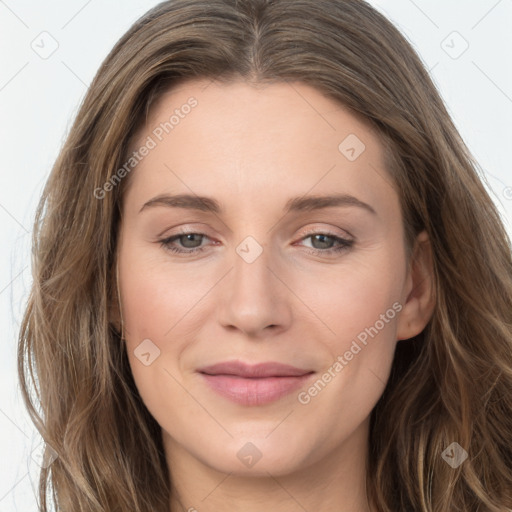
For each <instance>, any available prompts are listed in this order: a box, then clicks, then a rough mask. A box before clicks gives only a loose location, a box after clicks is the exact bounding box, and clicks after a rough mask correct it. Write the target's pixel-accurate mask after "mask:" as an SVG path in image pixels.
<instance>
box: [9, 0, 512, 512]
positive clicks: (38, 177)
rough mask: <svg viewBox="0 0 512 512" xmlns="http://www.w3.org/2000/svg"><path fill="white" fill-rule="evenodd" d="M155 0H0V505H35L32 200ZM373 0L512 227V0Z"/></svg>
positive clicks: (14, 508)
mask: <svg viewBox="0 0 512 512" xmlns="http://www.w3.org/2000/svg"><path fill="white" fill-rule="evenodd" d="M156 3H157V2H152V1H143V0H124V1H122V2H121V1H119V0H107V1H103V2H100V1H99V0H89V1H87V0H68V1H66V2H64V1H63V0H60V1H57V0H49V1H45V2H37V1H36V0H5V1H2V0H0V48H1V54H0V112H1V117H0V140H1V146H0V149H1V153H0V155H1V159H0V169H1V171H0V237H1V244H0V258H1V266H0V329H1V330H0V332H1V333H2V339H1V341H2V345H1V346H2V352H1V354H2V357H0V379H1V382H0V383H1V387H0V390H1V391H0V461H1V463H0V512H13V511H20V512H21V511H23V512H30V511H36V510H37V507H36V501H35V498H34V492H33V488H35V481H36V480H35V479H36V474H37V463H36V461H34V460H33V459H32V457H31V452H32V450H34V449H36V453H37V448H36V447H37V446H38V444H39V442H40V440H39V439H38V436H37V435H36V433H35V430H34V429H33V427H32V426H31V424H30V421H29V420H28V416H27V414H26V412H25V411H24V408H23V406H22V404H21V400H20V393H19V390H18V383H17V374H16V345H17V332H18V328H19V323H20V318H21V314H22V310H23V304H24V301H25V299H26V297H27V292H28V289H29V285H30V280H31V278H30V236H31V235H30V231H31V225H32V219H33V216H34V210H35V205H36V202H37V200H38V197H39V195H40V193H41V190H42V186H43V184H44V182H45V180H46V178H47V176H48V173H49V171H50V168H51V165H52V163H53V161H54V159H55V158H56V156H57V153H58V150H59V148H60V145H61V144H62V142H63V140H64V137H65V134H66V133H67V130H68V128H69V126H70V123H71V120H72V118H73V116H74V114H75V113H76V109H77V106H78V105H79V103H80V101H81V99H82V98H83V96H84V94H85V92H86V90H87V86H88V84H89V83H90V82H91V80H92V78H93V76H94V74H95V73H96V70H97V69H98V67H99V65H100V63H101V62H102V60H103V59H104V58H105V57H106V55H107V53H108V52H109V51H110V49H111V48H112V46H113V45H114V43H115V42H116V41H117V40H118V38H119V37H120V36H121V35H122V34H123V33H124V32H125V31H126V30H127V29H128V27H129V26H130V25H131V24H132V23H133V22H134V21H135V20H136V19H137V18H138V17H140V16H141V15H142V14H143V13H144V12H145V11H147V10H148V9H149V8H151V7H152V6H154V5H156ZM371 3H372V4H374V5H375V6H377V7H378V8H379V9H380V10H381V11H382V12H384V13H385V14H386V15H387V16H388V17H389V18H390V19H391V20H392V21H393V22H394V23H395V24H397V25H398V26H399V28H400V29H401V30H402V31H403V32H404V33H405V35H406V36H407V37H408V38H409V40H410V41H411V42H412V43H413V45H414V47H415V48H416V49H417V51H418V52H419V53H420V55H421V57H422V59H423V61H424V62H425V65H426V66H427V68H428V69H429V70H431V73H432V76H433V78H434V81H435V82H436V84H437V85H438V87H439V89H440V91H441V93H442V95H443V97H444V99H445V101H446V103H447V105H448V108H449V111H450V113H451V114H452V116H453V118H454V120H455V122H456V125H457V127H458V128H459V130H460V132H461V134H462V136H463V138H464V139H465V141H466V143H467V144H468V146H469V148H470V149H471V151H472V152H473V154H474V155H475V157H476V158H477V160H478V161H479V162H480V164H481V166H482V169H483V171H484V172H485V176H486V179H487V183H488V186H489V189H490V191H491V193H492V194H493V197H494V199H495V201H496V203H497V204H498V206H499V208H500V210H501V212H502V215H503V219H504V222H505V223H506V226H507V229H508V232H509V233H511V234H512V170H511V165H510V160H509V158H510V157H509V150H510V145H511V143H512V128H511V126H510V119H511V117H512V67H511V64H510V63H511V62H512V31H511V30H510V27H511V26H512V0H500V1H498V0H470V1H467V0H466V1H464V0H435V1H426V0H414V1H413V0H374V1H372V2H371ZM454 31H455V32H457V33H458V34H453V32H454ZM42 32H47V33H48V34H50V35H42V36H41V35H40V34H41V33H42ZM53 40H55V41H56V42H52V41H53ZM52 44H54V45H56V44H58V48H57V50H56V51H55V52H54V53H53V54H52V55H51V56H49V57H48V58H47V59H43V58H41V57H40V56H39V55H38V53H36V51H34V49H33V48H32V46H34V47H37V45H39V47H40V48H41V50H39V51H43V46H44V48H46V49H47V50H48V49H50V48H51V45H52ZM466 45H469V46H468V48H467V50H466V51H464V53H462V54H461V55H460V56H458V54H459V53H461V52H462V50H464V48H465V47H466ZM457 56H458V58H454V57H457Z"/></svg>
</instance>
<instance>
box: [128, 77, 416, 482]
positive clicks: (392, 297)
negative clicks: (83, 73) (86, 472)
mask: <svg viewBox="0 0 512 512" xmlns="http://www.w3.org/2000/svg"><path fill="white" fill-rule="evenodd" d="M133 150H134V151H136V152H137V154H136V155H134V156H133V158H134V159H135V160H133V161H132V162H131V163H128V165H127V167H126V169H130V172H131V175H130V177H129V179H130V185H129V187H128V189H127V191H126V195H125V199H124V203H123V220H122V226H121V236H120V240H119V248H118V250H119V286H120V297H121V303H122V313H123V320H124V335H125V338H126V343H127V351H128V357H129V361H130V365H131V369H132V372H133V376H134V379H135V382H136V385H137V387H138V390H139V392H140V395H141V397H142V399H143V400H144V402H145V404H146V406H147V408H148V409H149V411H150V412H151V414H152V415H153V416H154V418H155V419H156V420H157V421H158V423H159V424H160V425H161V427H162V429H163V435H164V442H165V445H166V447H167V448H169V450H170V453H173V452H172V450H174V453H176V454H178V453H181V454H186V455H187V456H189V457H190V458H191V459H193V460H195V461H197V462H199V463H203V464H206V465H207V466H209V467H211V468H214V469H217V470H220V471H223V472H231V473H239V474H242V473H251V474H254V475H257V474H259V475H264V474H267V472H270V473H271V474H272V475H283V474H286V473H290V472H292V471H295V470H297V469H299V468H304V467H307V466H310V465H313V464H315V463H319V462H320V461H325V460H326V458H329V457H331V456H332V457H335V456H340V455H341V454H343V453H345V454H346V453H348V452H349V451H350V450H358V451H361V450H363V449H364V447H365V446H366V436H367V427H368V418H369V415H370V412H371V410H372V409H373V407H374V406H375V404H376V402H377V401H378V399H379V397H380V396H381V394H382V392H383V390H384V387H385V383H386V381H387V379H388V375H389V372H390V366H391V362H392V358H393V352H394V348H395V344H396V341H397V339H403V338H407V337H410V336H412V335H414V334H416V333H417V331H419V330H421V329H420V328H419V327H418V326H417V325H415V324H414V319H412V320H411V318H412V316H408V315H409V310H411V311H412V309H414V307H413V306H410V305H409V304H408V296H409V294H410V292H411V291H412V290H413V279H412V277H411V275H410V273H409V270H408V262H407V260H406V253H405V245H404V235H403V222H402V217H401V211H400V205H399V198H398V195H397V193H396V192H395V190H394V189H393V187H392V180H391V178H390V176H389V174H388V173H387V171H386V169H385V167H384V151H383V147H382V145H381V143H380V142H379V140H378V138H377V137H376V134H375V132H373V131H372V130H371V129H370V128H369V127H368V126H367V125H366V124H364V123H362V122H361V121H360V120H358V118H356V117H354V116H353V115H351V114H350V113H349V112H348V111H347V110H346V109H344V108H342V107H341V106H340V105H339V104H337V103H336V102H334V101H332V100H329V99H327V98H326V97H324V96H323V95H322V94H321V93H320V92H318V91H317V90H316V89H314V88H311V87H309V86H307V85H304V84H301V83H294V84H286V83H279V84H273V85H268V86H265V87H261V86H259V87H258V88H255V87H254V86H251V85H248V84H246V83H245V82H242V81H240V82H233V83H230V84H217V83H215V82H212V83H208V82H202V81H193V82H189V83H188V84H185V85H184V86H182V87H181V88H179V89H176V90H173V91H170V92H168V93H167V94H166V95H165V96H163V97H162V98H161V99H160V101H159V102H158V103H157V104H156V105H155V107H154V108H153V110H152V112H151V115H150V118H149V121H148V123H147V124H146V126H145V127H144V128H143V129H141V130H140V131H139V133H138V137H137V140H136V143H135V144H134V146H133ZM132 167H133V170H131V168H132ZM125 179H128V178H125ZM187 233H190V234H191V235H188V236H187V235H186V234H187ZM174 251H176V252H174ZM411 295H413V294H411ZM411 315H412V313H411ZM414 329H416V331H414ZM413 331H414V332H413ZM221 363H226V365H225V366H222V365H221V366H216V367H215V365H219V364H221ZM254 365H260V366H258V367H256V368H255V367H254ZM262 365H263V366H262ZM280 365H283V366H280Z"/></svg>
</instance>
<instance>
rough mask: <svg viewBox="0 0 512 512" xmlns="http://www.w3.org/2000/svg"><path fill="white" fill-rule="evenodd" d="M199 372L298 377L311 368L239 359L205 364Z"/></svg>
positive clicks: (249, 376) (309, 371) (248, 376)
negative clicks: (248, 361) (247, 361)
mask: <svg viewBox="0 0 512 512" xmlns="http://www.w3.org/2000/svg"><path fill="white" fill-rule="evenodd" d="M197 371H198V372H200V373H206V374H208V375H235V376H238V377H245V378H251V377H253V378H257V377H260V378H263V377H300V376H302V375H307V374H309V373H312V370H304V369H301V368H296V367H295V366H290V365H288V364H281V363H277V362H267V363H259V364H252V365H250V364H246V363H243V362H241V361H226V362H223V363H217V364H214V365H211V366H205V367H203V368H199V369H198V370H197Z"/></svg>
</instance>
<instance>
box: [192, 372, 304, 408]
mask: <svg viewBox="0 0 512 512" xmlns="http://www.w3.org/2000/svg"><path fill="white" fill-rule="evenodd" d="M201 375H202V376H203V377H204V379H205V380H206V382H207V383H208V385H209V386H210V387H211V388H212V389H213V390H214V391H215V392H217V393H218V394H219V395H222V396H224V397H225V398H228V399H229V400H231V401H233V402H236V403H238V404H241V405H264V404H268V403H270V402H274V401H276V400H279V399H280V398H282V397H284V396H286V395H289V394H290V393H292V392H293V391H295V390H297V389H299V388H300V387H301V386H303V385H304V383H305V381H306V380H308V379H309V378H310V377H311V375H312V373H308V374H306V375H301V376H298V377H263V378H243V377H237V376H236V375H207V374H205V373H202V374H201Z"/></svg>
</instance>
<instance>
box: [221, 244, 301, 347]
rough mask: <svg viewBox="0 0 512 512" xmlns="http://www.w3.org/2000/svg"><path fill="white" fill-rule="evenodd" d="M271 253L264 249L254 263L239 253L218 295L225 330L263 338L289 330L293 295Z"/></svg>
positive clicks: (235, 256)
mask: <svg viewBox="0 0 512 512" xmlns="http://www.w3.org/2000/svg"><path fill="white" fill-rule="evenodd" d="M270 253H271V251H270V250H267V249H265V248H264V249H263V251H262V252H261V254H260V255H259V256H258V257H257V258H256V259H255V260H254V261H252V262H249V261H250V260H246V259H244V258H243V257H241V256H240V255H239V254H237V253H235V255H234V258H233V268H232V270H231V272H229V274H228V275H227V276H226V279H223V283H222V288H221V289H219V294H218V300H219V303H218V304H219V305H218V308H217V311H218V320H219V322H220V323H221V325H222V326H223V327H224V328H226V329H230V330H239V331H241V332H243V333H244V334H245V335H246V336H249V337H251V338H263V337H265V336H268V334H269V333H270V332H273V333H274V334H276V333H278V332H281V331H283V330H285V329H287V328H288V327H289V324H290V321H291V317H292V315H291V305H290V302H289V301H290V294H291V292H290V290H289V289H288V288H287V287H286V285H285V284H284V283H283V281H284V279H283V276H282V275H279V274H282V272H280V270H279V268H280V267H279V265H278V264H277V263H276V261H272V258H271V254H270Z"/></svg>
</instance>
